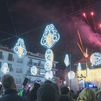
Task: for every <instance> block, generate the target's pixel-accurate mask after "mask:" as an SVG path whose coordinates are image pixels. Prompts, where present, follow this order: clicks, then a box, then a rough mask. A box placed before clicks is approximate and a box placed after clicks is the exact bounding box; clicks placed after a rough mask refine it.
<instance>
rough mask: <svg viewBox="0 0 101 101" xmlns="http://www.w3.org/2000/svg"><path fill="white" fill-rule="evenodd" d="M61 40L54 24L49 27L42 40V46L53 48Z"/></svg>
mask: <svg viewBox="0 0 101 101" xmlns="http://www.w3.org/2000/svg"><path fill="white" fill-rule="evenodd" d="M59 39H60V35H59V33H58V31H57V30H56V28H55V26H54V25H53V24H50V25H47V26H46V28H45V31H44V33H43V36H42V38H41V42H40V43H41V45H42V46H44V47H46V48H52V47H53V46H54V45H55V43H56V42H58V40H59Z"/></svg>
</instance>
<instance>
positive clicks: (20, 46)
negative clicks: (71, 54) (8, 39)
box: [13, 38, 27, 58]
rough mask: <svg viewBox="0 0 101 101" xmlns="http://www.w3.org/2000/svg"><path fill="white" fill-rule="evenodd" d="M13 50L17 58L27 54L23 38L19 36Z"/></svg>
mask: <svg viewBox="0 0 101 101" xmlns="http://www.w3.org/2000/svg"><path fill="white" fill-rule="evenodd" d="M13 50H14V52H15V53H16V54H17V55H18V57H19V58H21V57H22V56H24V55H26V54H27V51H26V47H25V44H24V40H23V39H21V38H19V39H18V41H17V43H16V45H15V46H14V49H13Z"/></svg>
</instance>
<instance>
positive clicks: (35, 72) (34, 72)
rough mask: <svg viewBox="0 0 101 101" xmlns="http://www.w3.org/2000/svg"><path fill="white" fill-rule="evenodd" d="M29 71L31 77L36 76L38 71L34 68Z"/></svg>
mask: <svg viewBox="0 0 101 101" xmlns="http://www.w3.org/2000/svg"><path fill="white" fill-rule="evenodd" d="M30 70H31V74H32V75H37V73H38V69H37V67H36V66H32V67H31V69H30Z"/></svg>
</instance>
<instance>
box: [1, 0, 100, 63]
mask: <svg viewBox="0 0 101 101" xmlns="http://www.w3.org/2000/svg"><path fill="white" fill-rule="evenodd" d="M91 11H94V13H95V15H94V16H93V17H92V16H90V12H91ZM82 12H86V14H87V18H86V19H85V18H84V17H83V16H82ZM50 23H53V24H54V25H55V27H56V28H57V30H58V32H59V34H60V37H61V39H60V40H59V42H57V43H56V45H55V46H54V47H53V48H52V49H53V51H54V54H55V60H57V61H58V62H59V64H62V65H63V64H64V62H63V61H64V57H65V54H66V53H69V54H71V60H72V63H74V62H76V61H78V60H80V59H81V58H83V54H82V53H81V51H80V49H79V47H78V46H77V42H78V41H79V40H78V35H77V31H78V30H79V32H80V35H81V39H82V42H83V46H84V48H85V49H86V48H87V49H88V53H89V54H91V53H93V52H95V51H98V52H99V51H101V30H100V29H99V27H98V24H99V23H101V0H0V44H1V45H3V46H7V47H9V48H13V47H14V45H15V43H16V41H17V39H18V38H20V37H21V38H23V39H24V41H25V44H26V48H27V50H28V51H31V52H34V53H37V52H40V53H42V54H44V53H45V48H44V47H42V46H41V45H40V39H41V37H42V34H43V32H44V29H45V26H46V25H47V24H50Z"/></svg>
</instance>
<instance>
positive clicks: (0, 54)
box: [0, 51, 3, 59]
mask: <svg viewBox="0 0 101 101" xmlns="http://www.w3.org/2000/svg"><path fill="white" fill-rule="evenodd" d="M0 59H3V53H2V51H0Z"/></svg>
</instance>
